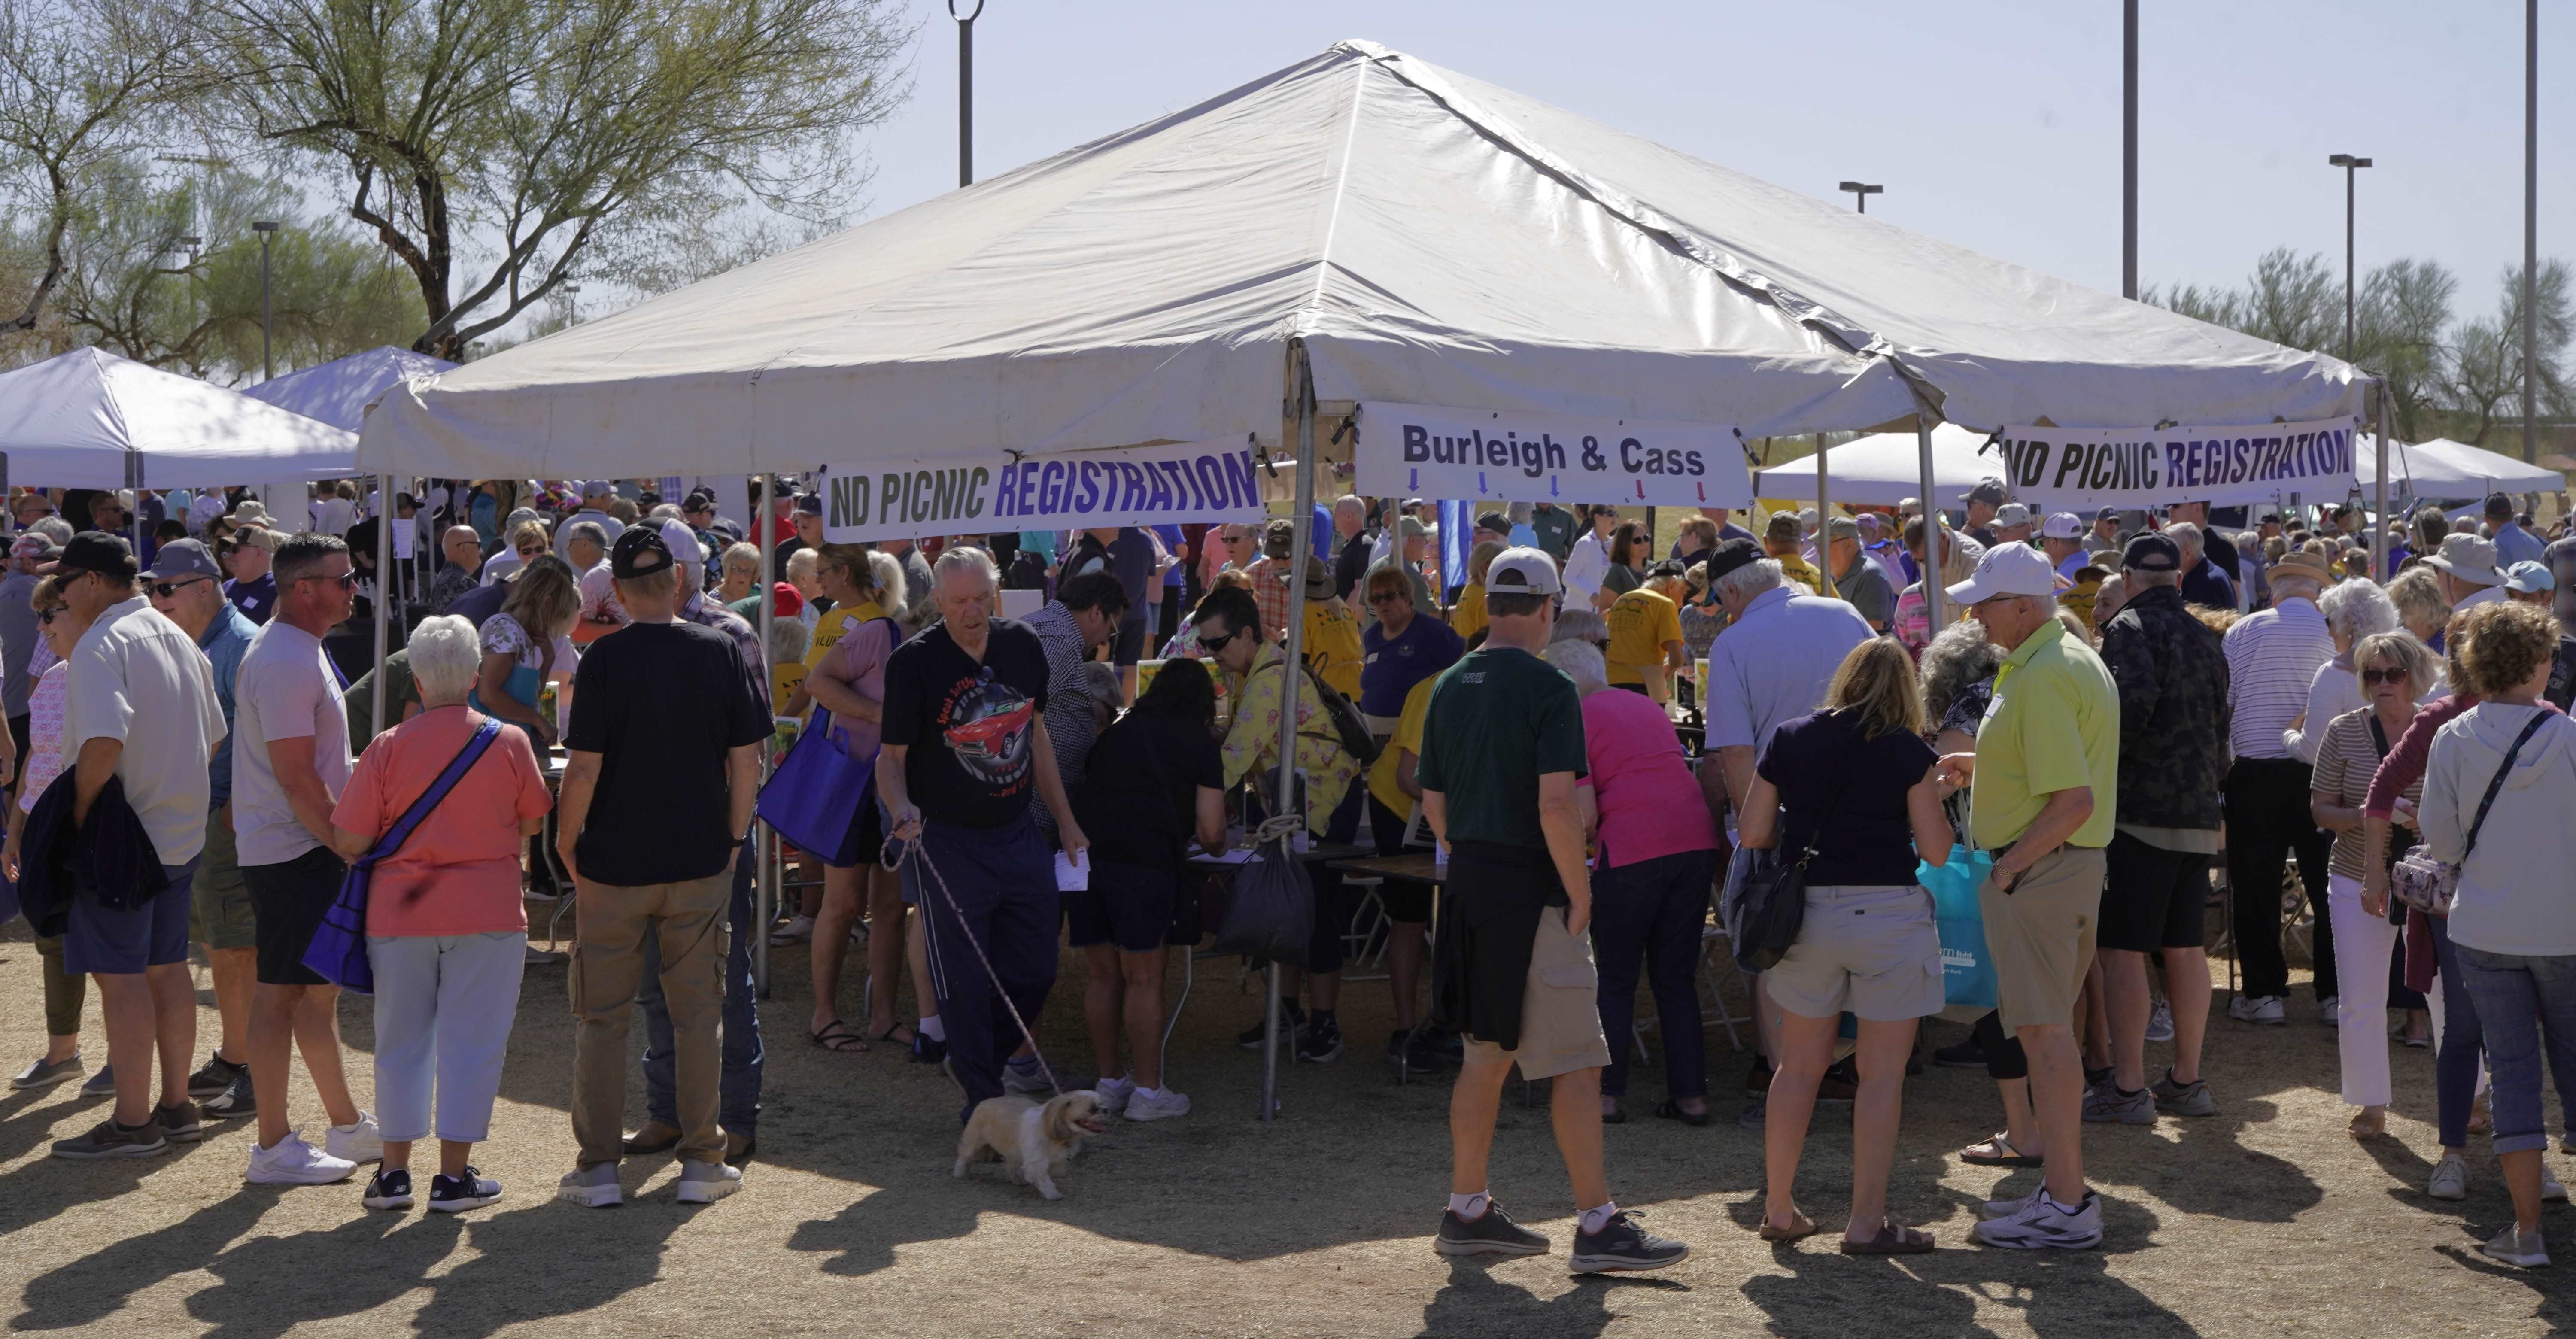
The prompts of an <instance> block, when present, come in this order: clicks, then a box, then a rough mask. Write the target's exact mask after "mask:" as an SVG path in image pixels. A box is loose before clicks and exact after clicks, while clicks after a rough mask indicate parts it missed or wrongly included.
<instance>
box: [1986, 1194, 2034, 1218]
mask: <svg viewBox="0 0 2576 1339" xmlns="http://www.w3.org/2000/svg"><path fill="white" fill-rule="evenodd" d="M2040 1189H2041V1188H2040V1187H2038V1186H2033V1187H2031V1191H2030V1193H2029V1194H2027V1195H2023V1196H2020V1197H2018V1198H2015V1199H2008V1200H1987V1201H1986V1202H1985V1203H1983V1204H1980V1205H1978V1206H1977V1217H1978V1218H1979V1219H1981V1220H1982V1219H1990V1218H2010V1217H2012V1216H2013V1215H2014V1214H2017V1213H2020V1212H2021V1211H2022V1210H2024V1209H2027V1208H2029V1207H2030V1206H2031V1205H2032V1204H2034V1203H2037V1202H2038V1200H2039V1192H2040Z"/></svg>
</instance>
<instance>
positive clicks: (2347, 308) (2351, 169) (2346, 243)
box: [2326, 153, 2370, 363]
mask: <svg viewBox="0 0 2576 1339" xmlns="http://www.w3.org/2000/svg"><path fill="white" fill-rule="evenodd" d="M2326 161H2327V162H2328V163H2330V164H2332V165H2334V166H2336V167H2339V168H2342V169H2343V360H2344V361H2345V362H2347V363H2348V362H2351V361H2352V182H2353V174H2354V173H2356V172H2358V171H2360V170H2361V169H2363V168H2365V167H2368V166H2370V160H2369V159H2367V158H2355V157H2353V156H2352V155H2351V154H2348V153H2339V154H2335V155H2334V156H2332V157H2330V158H2328V159H2326Z"/></svg>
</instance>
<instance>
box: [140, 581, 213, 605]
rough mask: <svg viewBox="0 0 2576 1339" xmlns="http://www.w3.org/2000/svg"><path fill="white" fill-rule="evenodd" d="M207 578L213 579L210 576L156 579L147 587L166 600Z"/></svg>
mask: <svg viewBox="0 0 2576 1339" xmlns="http://www.w3.org/2000/svg"><path fill="white" fill-rule="evenodd" d="M207 580H211V578H208V577H190V578H188V579H187V580H185V581H155V582H151V583H149V585H148V586H147V589H149V590H150V591H151V592H152V593H153V594H155V595H158V596H160V597H161V598H162V599H165V600H166V599H169V598H170V597H171V596H173V595H176V594H178V593H179V592H181V591H183V590H186V589H187V588H189V587H190V586H193V585H196V584H197V583H198V582H201V581H207Z"/></svg>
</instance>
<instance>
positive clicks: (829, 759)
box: [752, 706, 877, 869]
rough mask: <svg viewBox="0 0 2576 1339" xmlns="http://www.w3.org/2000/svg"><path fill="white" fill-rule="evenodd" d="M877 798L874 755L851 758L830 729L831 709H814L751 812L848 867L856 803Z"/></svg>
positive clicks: (804, 847)
mask: <svg viewBox="0 0 2576 1339" xmlns="http://www.w3.org/2000/svg"><path fill="white" fill-rule="evenodd" d="M876 802H877V755H876V754H875V753H874V752H873V751H871V752H870V753H869V754H868V756H867V757H865V758H853V757H851V756H850V751H849V750H848V749H847V748H845V747H843V746H842V744H841V737H840V731H839V730H837V729H835V728H833V724H832V713H830V712H829V711H826V710H824V709H823V708H822V707H820V706H816V707H815V708H814V723H813V725H812V726H810V727H808V728H807V729H806V730H805V732H804V733H803V734H800V735H798V736H797V737H796V743H795V745H794V746H793V747H791V748H789V749H788V750H787V756H786V757H784V758H781V759H779V760H778V770H777V771H775V772H772V773H770V774H769V784H767V785H765V786H762V787H761V788H760V798H759V799H758V800H756V801H754V802H753V804H752V812H753V813H755V814H758V815H759V816H760V821H761V822H763V823H767V824H768V825H769V827H770V830H771V831H773V832H776V833H777V834H778V835H779V836H781V837H784V838H786V839H787V840H788V841H790V842H792V843H794V844H795V845H796V848H797V849H798V850H801V851H811V852H813V853H814V854H815V855H818V856H821V857H822V858H823V863H824V864H827V865H836V866H839V867H841V868H844V869H846V868H848V867H850V866H851V865H855V864H857V863H858V851H857V846H856V843H855V840H854V838H855V836H856V828H857V826H858V824H857V822H856V820H857V818H858V814H859V806H860V805H862V804H874V803H876Z"/></svg>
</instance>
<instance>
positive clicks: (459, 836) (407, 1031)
mask: <svg viewBox="0 0 2576 1339" xmlns="http://www.w3.org/2000/svg"><path fill="white" fill-rule="evenodd" d="M482 662H483V656H482V651H481V648H480V647H479V645H478V643H477V640H476V637H475V632H474V625H473V624H471V623H468V622H466V621H465V620H464V619H462V618H458V617H456V616H454V615H446V616H443V617H439V618H433V619H430V620H428V621H427V622H424V623H422V624H421V625H420V627H419V628H418V629H416V630H415V631H414V632H413V633H412V635H411V673H412V677H413V678H414V679H415V680H417V681H419V684H420V699H421V712H420V714H419V715H417V716H414V717H412V718H411V719H410V720H408V721H405V722H403V723H402V724H401V725H398V726H396V727H394V728H393V729H392V730H389V731H387V732H385V733H384V734H381V735H378V736H376V738H375V740H374V741H373V742H371V743H369V744H368V745H367V751H366V752H365V753H363V754H361V755H359V757H358V762H357V766H356V768H355V769H354V770H352V771H351V772H350V774H349V784H348V786H347V788H346V789H344V790H343V791H342V792H341V795H340V803H339V805H338V807H336V808H334V809H333V810H332V811H331V826H332V828H333V830H334V839H333V841H332V845H333V847H335V848H336V849H337V850H338V851H339V852H340V854H341V855H343V856H345V857H348V858H349V859H352V860H355V859H357V858H358V857H360V856H363V855H365V854H367V852H368V851H370V850H372V849H374V847H375V845H376V842H377V840H378V839H379V838H380V837H382V836H383V835H384V834H385V833H386V832H387V831H388V830H390V829H391V828H392V827H393V826H394V824H395V823H396V822H398V821H400V820H401V818H402V816H403V814H404V812H405V811H406V810H408V809H410V808H411V806H412V803H413V802H414V801H416V800H418V799H419V798H420V797H421V796H423V795H426V794H427V793H429V789H430V787H431V786H432V785H433V784H434V783H435V782H436V781H437V780H438V777H439V774H440V773H442V772H444V771H446V770H447V766H448V764H449V763H451V762H453V761H455V760H456V758H457V757H458V755H460V754H461V753H463V752H464V750H465V748H466V745H467V744H468V742H469V741H471V740H472V739H473V738H474V735H475V732H476V731H478V730H480V729H482V727H483V722H484V721H485V719H486V717H485V716H484V715H483V713H481V712H478V711H475V710H473V709H471V708H469V707H467V706H466V705H465V694H466V692H467V691H468V690H469V689H471V688H473V686H474V681H475V677H476V675H477V674H478V672H479V671H480V670H481V668H482ZM552 804H553V801H552V799H551V798H550V797H549V796H548V795H547V793H546V777H545V772H544V770H543V769H542V768H540V767H539V766H538V764H537V755H536V751H535V750H534V749H532V748H531V747H529V744H528V736H527V734H526V733H525V732H524V731H523V730H521V729H520V728H519V727H518V726H516V725H512V724H508V723H504V724H503V725H502V726H501V732H500V735H499V736H498V737H497V738H495V739H494V740H493V741H492V742H491V744H490V745H489V746H488V747H486V748H485V749H484V751H483V755H482V756H481V757H480V758H477V759H476V760H475V762H474V766H473V767H472V768H471V769H470V770H468V771H467V772H466V773H465V774H464V776H462V777H461V778H459V779H458V780H457V782H456V785H455V787H454V788H453V789H452V790H450V791H449V792H448V793H447V796H446V798H445V799H443V800H441V801H439V803H438V806H437V807H436V808H434V809H432V810H430V812H429V814H428V816H427V817H426V818H424V819H422V820H421V822H420V824H419V826H417V827H415V828H413V829H412V833H411V837H410V839H409V840H407V841H405V842H404V843H403V844H402V848H401V849H400V850H398V851H396V852H394V853H393V854H392V855H390V856H388V857H386V858H384V859H383V860H381V861H379V862H378V863H377V865H376V867H375V874H374V877H373V879H372V880H371V882H370V884H369V886H368V891H367V960H368V962H369V963H370V964H372V965H373V966H374V968H375V973H376V1110H377V1117H376V1119H377V1124H378V1125H379V1126H380V1127H381V1128H382V1129H383V1130H384V1133H385V1158H384V1165H383V1167H382V1168H381V1169H379V1170H378V1171H377V1173H376V1174H375V1176H374V1177H373V1178H372V1179H371V1180H369V1181H368V1182H367V1192H366V1195H365V1197H364V1199H363V1201H362V1202H363V1203H364V1204H365V1205H366V1206H367V1207H368V1208H370V1209H397V1210H399V1209H408V1208H410V1207H411V1206H412V1187H411V1146H412V1143H413V1141H415V1140H420V1139H426V1138H428V1137H429V1135H430V1133H431V1130H432V1122H431V1090H432V1080H433V1078H434V1079H435V1087H436V1093H437V1120H436V1126H435V1128H436V1131H437V1134H438V1140H439V1150H438V1152H439V1174H438V1175H436V1176H434V1177H432V1178H430V1188H429V1207H430V1209H431V1211H433V1212H449V1213H452V1212H456V1211H458V1210H462V1209H472V1208H476V1207H479V1206H481V1205H485V1204H489V1203H491V1202H492V1201H494V1200H497V1199H499V1198H501V1185H500V1183H499V1182H497V1181H493V1180H491V1179H489V1178H487V1177H485V1176H484V1175H482V1174H481V1173H480V1172H478V1171H476V1170H475V1169H474V1168H473V1166H472V1165H471V1164H469V1163H468V1162H467V1161H466V1159H467V1157H468V1156H469V1155H470V1154H471V1153H472V1152H473V1149H474V1145H476V1144H477V1143H480V1142H482V1140H483V1139H484V1138H485V1137H487V1136H488V1135H489V1134H490V1132H491V1124H492V1102H493V1099H494V1097H495V1096H497V1095H498V1094H499V1092H500V1090H501V1058H502V1053H503V1051H504V1048H505V1047H506V1046H507V1044H508V1042H509V1039H510V1022H511V1019H512V1017H513V1016H514V1015H515V1014H516V1013H517V1011H518V1007H519V970H520V968H521V966H522V965H523V964H524V963H525V961H526V953H527V946H528V914H527V908H526V906H525V904H524V903H523V901H522V900H521V897H522V895H521V889H520V883H519V844H520V841H521V840H522V839H523V838H526V837H530V836H534V835H535V834H536V833H537V832H538V830H539V829H540V828H542V827H543V826H544V823H545V815H546V810H547V809H548V808H550V807H552Z"/></svg>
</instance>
